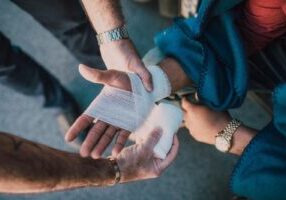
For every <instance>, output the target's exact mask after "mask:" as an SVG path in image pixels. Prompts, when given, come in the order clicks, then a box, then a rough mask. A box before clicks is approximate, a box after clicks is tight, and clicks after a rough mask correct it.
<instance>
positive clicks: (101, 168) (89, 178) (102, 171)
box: [0, 132, 115, 193]
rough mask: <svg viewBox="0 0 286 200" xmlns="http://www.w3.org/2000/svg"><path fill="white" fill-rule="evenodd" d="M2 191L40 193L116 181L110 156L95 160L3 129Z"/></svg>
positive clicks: (0, 153)
mask: <svg viewBox="0 0 286 200" xmlns="http://www.w3.org/2000/svg"><path fill="white" fill-rule="evenodd" d="M0 160H1V164H0V192H5V193H38V192H47V191H55V190H63V189H70V188H76V187H84V186H103V185H108V184H112V183H114V177H115V172H114V168H113V165H112V163H111V162H110V161H109V160H107V159H98V160H92V159H89V158H81V157H80V156H79V155H76V154H72V153H67V152H63V151H59V150H56V149H52V148H49V147H47V146H45V145H41V144H37V143H33V142H30V141H28V140H25V139H22V138H19V137H16V136H12V135H9V134H6V133H1V132H0Z"/></svg>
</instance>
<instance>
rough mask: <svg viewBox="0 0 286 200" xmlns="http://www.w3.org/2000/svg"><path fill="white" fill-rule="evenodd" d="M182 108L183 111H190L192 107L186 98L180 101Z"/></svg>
mask: <svg viewBox="0 0 286 200" xmlns="http://www.w3.org/2000/svg"><path fill="white" fill-rule="evenodd" d="M181 106H182V108H183V109H184V110H185V111H189V110H190V109H192V107H193V104H192V103H191V102H190V101H189V100H188V99H187V98H186V97H184V98H183V99H182V104H181Z"/></svg>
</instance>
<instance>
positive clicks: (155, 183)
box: [0, 0, 269, 200]
mask: <svg viewBox="0 0 286 200" xmlns="http://www.w3.org/2000/svg"><path fill="white" fill-rule="evenodd" d="M122 5H123V9H124V12H125V15H126V18H127V22H128V25H129V29H130V32H131V37H132V38H133V39H134V41H135V44H136V46H137V47H138V50H139V52H140V54H141V55H144V54H145V53H146V52H147V51H148V50H149V49H150V48H152V47H153V42H152V37H153V35H154V34H155V33H156V32H158V31H159V30H161V29H162V28H163V27H166V26H167V25H168V24H169V21H168V20H166V19H163V18H161V17H160V16H159V15H158V13H157V8H156V3H148V4H143V5H141V4H136V3H134V2H133V1H131V0H122ZM0 31H1V32H3V33H4V34H5V35H7V36H8V37H9V38H10V39H11V40H12V41H13V43H14V44H16V45H18V46H20V47H21V48H23V49H24V50H25V51H26V52H28V53H29V54H30V55H31V56H32V57H34V58H35V59H36V60H37V61H38V62H39V63H41V64H42V65H43V66H44V67H45V68H46V69H48V70H49V71H50V72H51V73H52V74H54V75H55V76H56V77H57V78H59V79H60V80H61V82H62V83H63V84H64V85H65V86H66V87H67V88H68V89H69V90H70V91H71V92H72V93H73V94H74V95H75V96H76V97H77V99H78V101H79V102H80V104H81V106H82V107H85V106H86V105H87V104H88V103H89V102H90V101H91V100H92V98H93V97H94V96H96V94H97V93H98V91H99V87H98V86H95V85H92V84H89V83H87V82H85V81H84V80H83V79H82V78H81V77H80V76H79V75H78V72H77V66H78V61H77V60H76V59H75V58H74V57H73V56H72V55H71V54H70V53H69V52H68V51H67V50H66V49H65V47H63V45H62V44H60V43H59V42H58V41H57V40H56V39H55V38H54V37H53V36H52V35H51V34H50V33H49V32H47V31H46V30H45V29H44V28H43V27H42V26H41V25H40V24H38V23H37V22H36V21H35V20H34V19H33V18H32V17H30V16H29V15H28V14H27V13H25V12H23V11H22V10H20V9H19V8H18V7H17V6H15V5H14V4H12V3H11V2H10V1H9V0H0ZM0 48H1V47H0ZM55 49H56V51H55ZM0 100H1V104H0V130H1V131H6V132H10V133H14V134H16V135H19V136H22V137H25V138H27V139H30V140H33V141H37V142H40V143H43V144H47V145H50V146H52V147H55V148H58V149H62V150H67V151H73V149H72V148H70V147H69V146H68V145H66V144H65V143H64V140H63V138H62V135H61V133H60V131H59V127H58V126H57V123H56V115H57V114H58V113H59V112H60V111H59V110H57V109H43V108H42V103H43V99H42V97H28V96H24V95H21V94H19V93H16V92H14V91H12V90H10V89H9V88H7V87H4V86H2V85H0ZM232 113H233V114H234V115H235V116H237V117H238V118H240V119H242V120H243V121H244V122H245V123H246V124H251V125H253V126H254V127H256V128H261V127H263V126H264V125H265V124H266V122H267V121H269V116H267V115H266V114H265V113H264V112H263V111H262V110H261V109H260V107H259V106H258V105H256V104H254V103H253V102H252V101H250V100H246V102H245V104H244V105H243V106H242V108H240V109H237V110H234V111H232ZM179 138H180V143H181V146H180V151H179V155H178V157H177V159H176V161H175V162H174V164H173V165H172V166H171V167H170V168H169V169H168V170H167V171H166V173H164V174H163V175H162V176H161V177H160V178H158V179H156V180H148V181H142V182H137V183H130V184H126V185H118V186H115V187H111V188H85V189H77V190H72V191H63V192H56V193H46V194H39V195H17V196H14V195H2V194H0V200H2V199H3V200H4V199H5V200H14V199H27V200H28V199H29V200H36V199H45V200H57V199H65V200H69V199H71V200H72V199H83V200H84V199H106V200H108V199H112V200H114V199H123V200H124V199H125V200H128V199H136V200H141V199H142V200H143V199H144V200H145V199H165V200H173V199H182V200H183V199H191V200H214V199H218V200H225V199H229V198H230V197H231V193H230V191H229V187H228V180H229V177H230V174H231V171H232V169H233V166H234V164H235V163H236V161H237V158H236V157H234V156H231V155H224V154H222V153H219V152H217V151H216V150H215V149H214V147H212V146H209V145H204V144H200V143H198V142H195V141H194V140H193V139H192V138H191V137H190V136H189V134H188V132H187V131H186V130H181V131H179ZM0 164H1V160H0Z"/></svg>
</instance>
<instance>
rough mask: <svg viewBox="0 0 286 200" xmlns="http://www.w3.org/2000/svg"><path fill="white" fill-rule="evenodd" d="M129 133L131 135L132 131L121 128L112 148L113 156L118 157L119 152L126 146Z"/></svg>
mask: <svg viewBox="0 0 286 200" xmlns="http://www.w3.org/2000/svg"><path fill="white" fill-rule="evenodd" d="M129 135H130V132H129V131H126V130H120V131H119V132H118V137H117V139H116V143H115V145H114V147H113V149H112V156H115V157H116V156H117V154H119V153H120V151H121V150H122V149H123V148H124V146H125V144H126V141H127V139H128V137H129Z"/></svg>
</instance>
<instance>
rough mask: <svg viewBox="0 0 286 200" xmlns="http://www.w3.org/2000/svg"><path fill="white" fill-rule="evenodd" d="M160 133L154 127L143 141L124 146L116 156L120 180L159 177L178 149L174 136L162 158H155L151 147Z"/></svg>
mask: <svg viewBox="0 0 286 200" xmlns="http://www.w3.org/2000/svg"><path fill="white" fill-rule="evenodd" d="M161 135H162V133H161V130H160V129H155V130H154V131H152V132H151V133H150V134H149V136H148V137H147V138H146V139H145V140H143V141H139V142H138V141H136V144H134V145H132V146H129V147H126V148H125V149H123V150H122V151H121V152H120V153H119V154H118V156H117V163H118V166H119V169H120V172H121V182H122V183H123V182H130V181H136V180H143V179H151V178H156V177H159V176H160V175H161V174H162V173H163V171H164V170H165V169H166V168H167V167H169V166H170V164H171V163H172V162H173V161H174V159H175V158H176V155H177V153H178V150H179V140H178V138H177V136H176V135H175V136H174V140H173V145H172V148H171V150H170V151H169V154H168V155H167V157H166V158H165V159H164V160H161V159H159V158H156V157H155V156H154V153H153V149H154V147H155V146H156V144H157V143H158V142H159V140H160V137H161Z"/></svg>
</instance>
